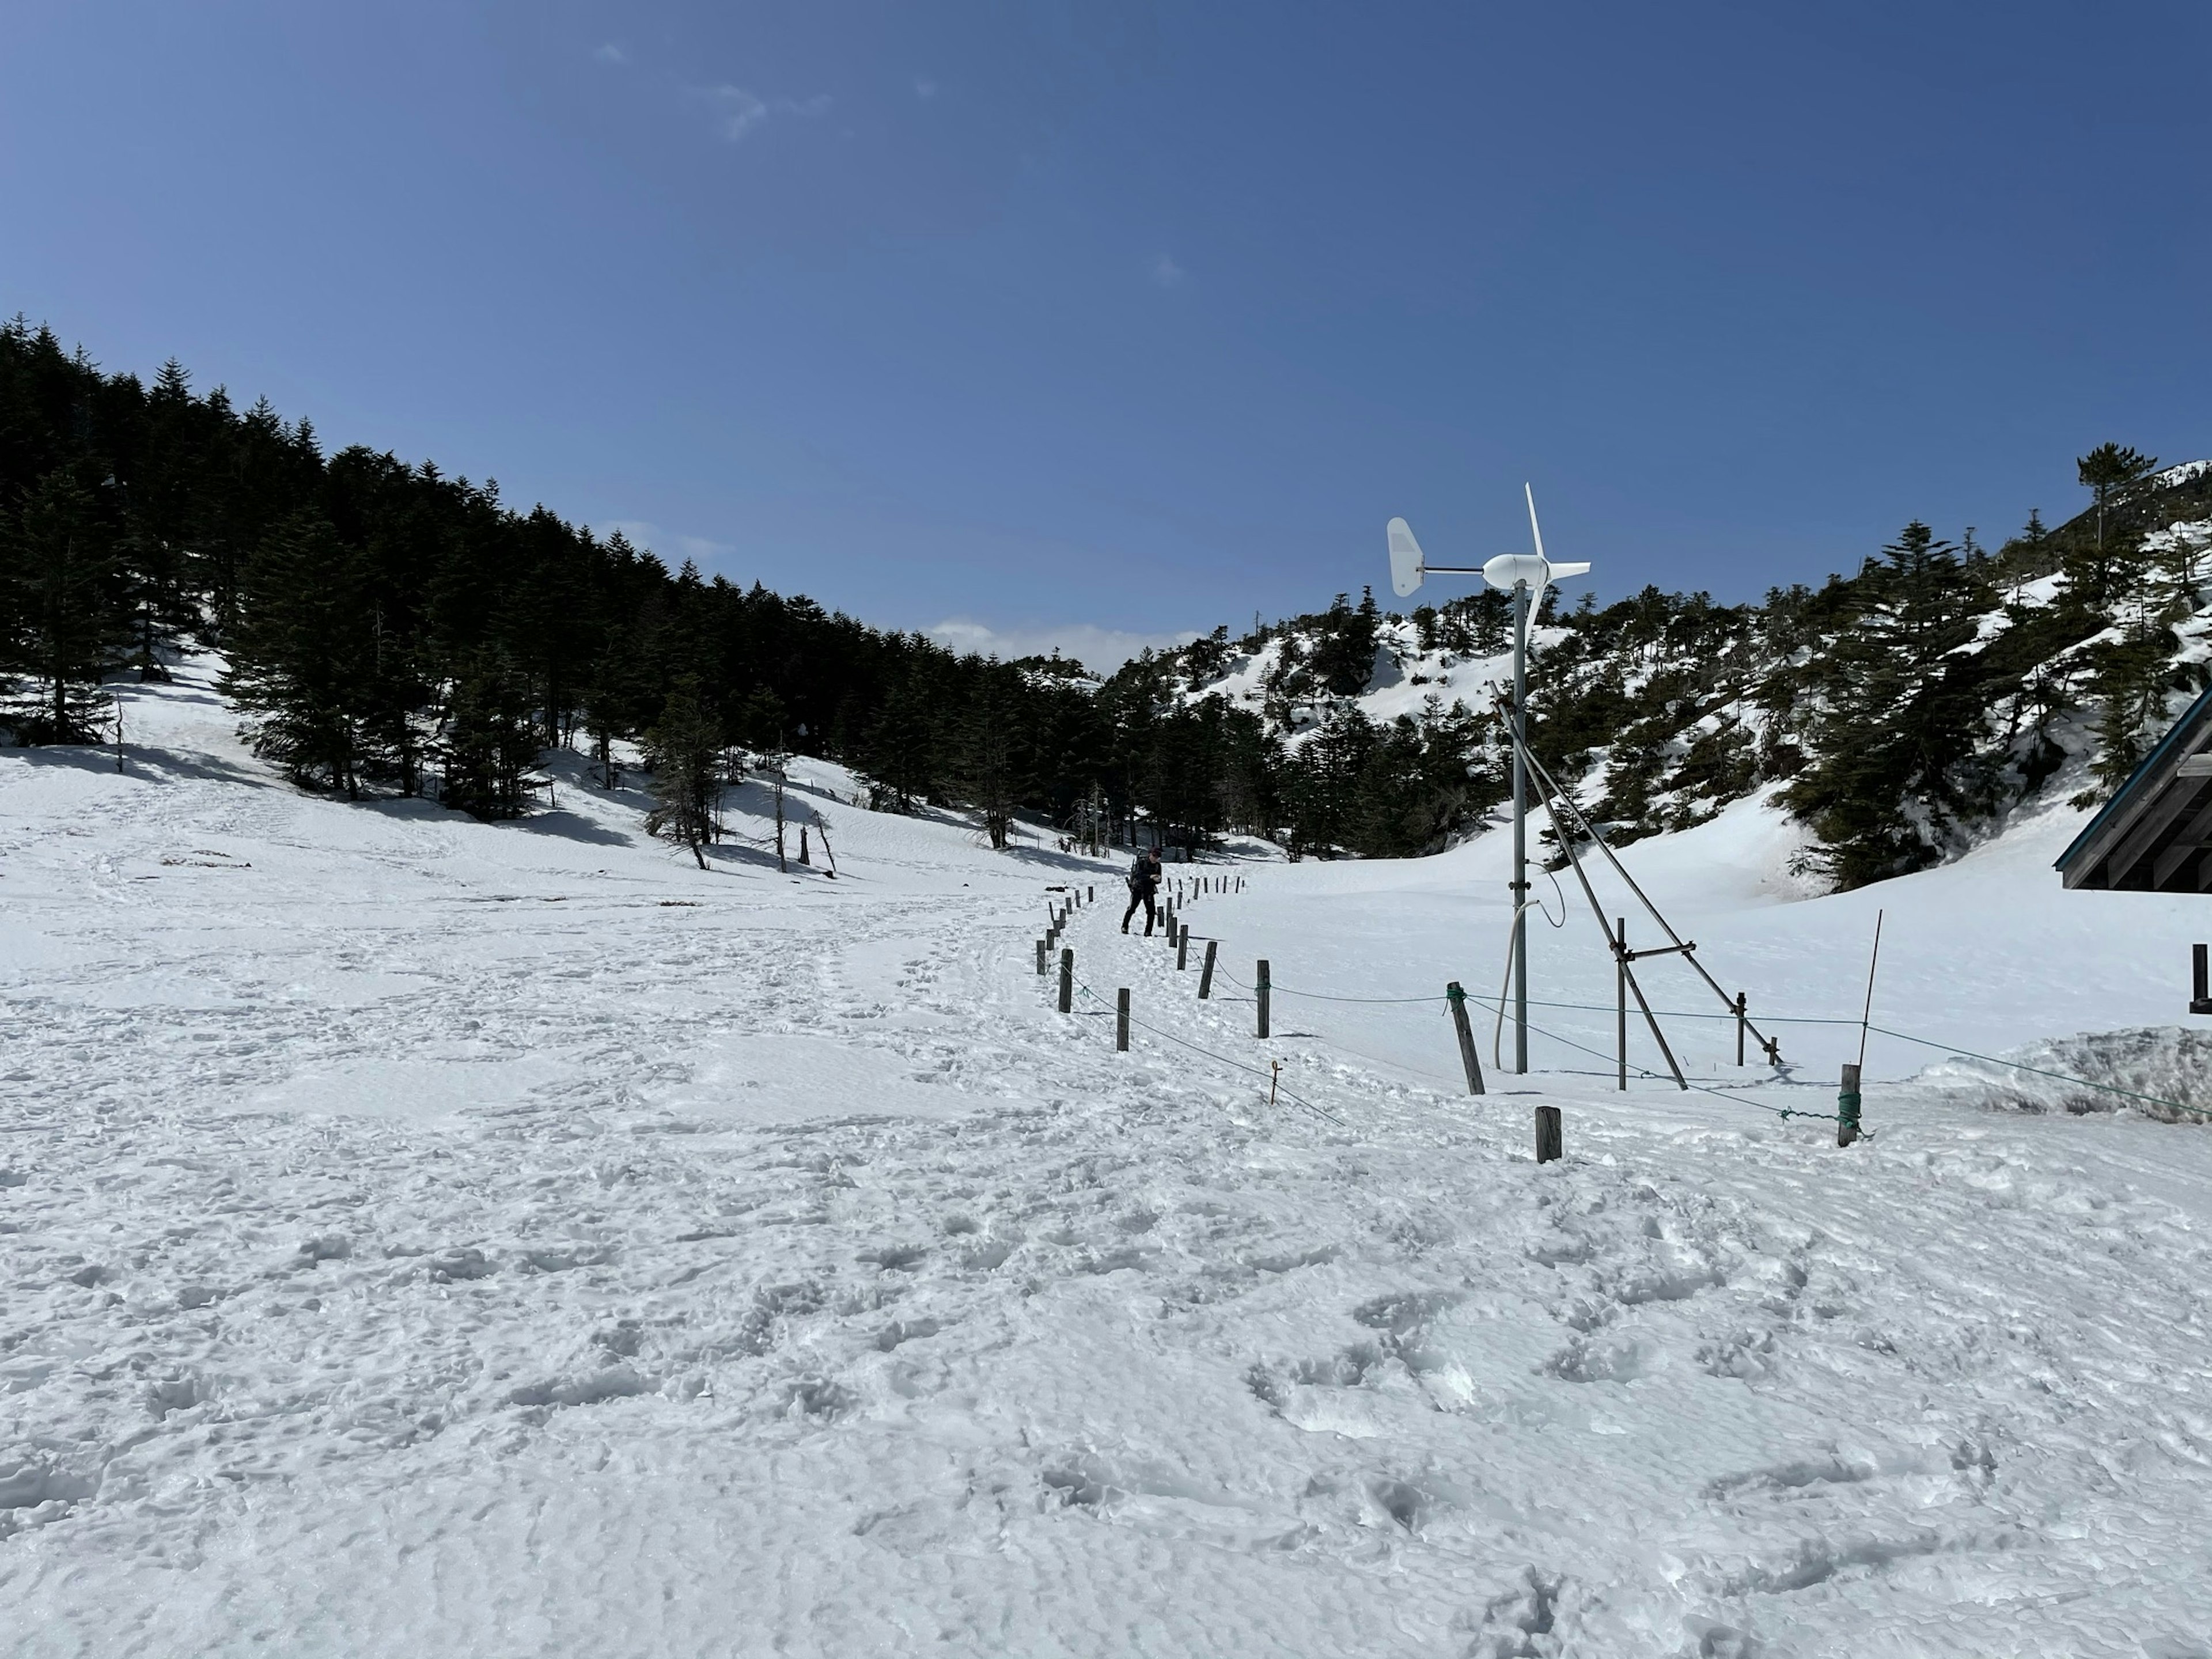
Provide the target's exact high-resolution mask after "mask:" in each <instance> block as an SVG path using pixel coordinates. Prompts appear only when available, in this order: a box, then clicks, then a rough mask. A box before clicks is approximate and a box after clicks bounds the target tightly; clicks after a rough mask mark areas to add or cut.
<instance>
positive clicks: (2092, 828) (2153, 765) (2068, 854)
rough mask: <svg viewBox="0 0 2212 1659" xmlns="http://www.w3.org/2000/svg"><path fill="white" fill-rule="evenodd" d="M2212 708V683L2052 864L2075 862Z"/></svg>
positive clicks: (2061, 866)
mask: <svg viewBox="0 0 2212 1659" xmlns="http://www.w3.org/2000/svg"><path fill="white" fill-rule="evenodd" d="M2208 708H2212V686H2208V687H2207V688H2206V689H2205V690H2203V692H2202V693H2201V694H2199V696H2197V701H2196V702H2192V703H2191V704H2190V705H2189V707H2188V708H2185V709H2183V710H2182V711H2181V717H2180V718H2179V720H2175V721H2174V723H2173V726H2172V729H2171V730H2170V731H2168V732H2166V735H2165V736H2164V737H2162V738H2160V739H2159V740H2158V742H2157V744H2155V745H2154V747H2153V748H2152V750H2151V751H2150V753H2148V755H2145V756H2144V757H2142V764H2141V765H2139V766H2137V767H2136V769H2135V770H2134V771H2132V772H2130V773H2129V774H2128V781H2126V782H2125V783H2124V784H2122V785H2121V786H2120V787H2119V790H2118V793H2115V794H2114V795H2113V797H2112V799H2110V800H2108V801H2106V803H2105V804H2104V805H2103V806H2102V807H2101V808H2100V809H2099V811H2098V813H2097V816H2096V817H2093V818H2091V819H2090V820H2089V822H2088V823H2086V824H2084V825H2082V826H2081V834H2080V835H2078V836H2075V837H2074V839H2073V840H2072V841H2070V842H2067V843H2066V850H2065V851H2064V852H2063V853H2061V854H2059V855H2058V856H2057V859H2055V860H2052V862H2051V868H2052V869H2054V870H2063V869H2064V868H2065V867H2066V866H2068V865H2069V864H2071V863H2073V861H2074V860H2075V855H2076V854H2080V853H2081V852H2082V851H2083V850H2084V849H2085V848H2087V845H2088V844H2089V842H2092V841H2094V840H2095V839H2096V838H2097V836H2098V835H2099V834H2100V832H2101V831H2102V830H2103V829H2104V827H2105V821H2106V819H2108V818H2110V817H2112V815H2113V814H2115V813H2116V812H2118V811H2119V810H2120V808H2121V807H2123V806H2124V805H2126V804H2127V803H2128V801H2129V799H2130V798H2131V797H2133V795H2134V794H2135V793H2136V790H2137V789H2138V788H2140V787H2142V785H2143V783H2144V781H2146V780H2147V779H2148V778H2149V776H2150V775H2151V774H2152V773H2153V772H2154V771H2155V770H2156V769H2158V766H2159V764H2160V762H2162V761H2163V760H2165V758H2166V755H2167V753H2168V751H2170V750H2172V749H2173V748H2174V747H2175V746H2176V745H2177V744H2179V742H2180V741H2181V738H2182V736H2183V734H2184V733H2185V732H2188V731H2189V730H2190V729H2191V727H2193V726H2195V725H2196V724H2197V720H2198V719H2199V718H2200V717H2201V716H2202V715H2203V714H2204V713H2205V712H2206V710H2207V709H2208Z"/></svg>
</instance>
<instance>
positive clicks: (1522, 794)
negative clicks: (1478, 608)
mask: <svg viewBox="0 0 2212 1659" xmlns="http://www.w3.org/2000/svg"><path fill="white" fill-rule="evenodd" d="M1528 598H1529V595H1528V583H1526V582H1521V583H1518V584H1516V586H1515V587H1514V589H1513V1069H1514V1070H1515V1071H1516V1072H1517V1073H1523V1074H1525V1073H1527V1072H1528V912H1527V910H1526V909H1525V908H1523V906H1524V904H1525V902H1526V901H1527V899H1528Z"/></svg>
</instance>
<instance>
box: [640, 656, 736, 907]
mask: <svg viewBox="0 0 2212 1659" xmlns="http://www.w3.org/2000/svg"><path fill="white" fill-rule="evenodd" d="M644 749H645V763H646V765H647V767H649V768H651V769H652V772H653V781H652V784H651V788H652V792H653V810H652V811H650V812H649V813H647V815H646V820H645V829H646V833H647V835H651V836H665V837H666V838H667V839H668V840H670V841H672V842H676V843H677V844H678V846H682V847H688V848H690V849H691V856H692V857H693V858H695V859H696V860H698V861H699V867H700V868H701V869H702V870H704V869H705V868H706V867H707V854H706V848H707V846H708V843H709V842H712V841H713V840H714V825H715V818H716V815H717V812H718V811H719V809H720V805H721V796H722V781H723V773H722V769H721V762H722V728H721V725H720V722H719V721H717V720H715V719H714V715H713V714H712V713H710V712H709V711H708V708H707V706H706V702H705V699H704V698H703V697H702V696H701V693H700V687H699V682H698V681H697V680H696V679H695V678H690V677H688V676H687V677H685V678H683V679H680V680H678V682H677V683H676V685H675V688H674V689H673V690H671V691H670V692H669V694H668V700H667V702H665V703H663V704H662V705H661V709H660V718H659V720H655V721H654V722H653V725H652V726H650V727H649V728H648V729H647V732H646V733H645V739H644Z"/></svg>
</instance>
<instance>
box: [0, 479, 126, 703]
mask: <svg viewBox="0 0 2212 1659" xmlns="http://www.w3.org/2000/svg"><path fill="white" fill-rule="evenodd" d="M0 607H4V611H5V614H6V617H7V619H8V628H9V633H10V634H11V635H12V655H13V657H14V659H15V665H16V666H17V668H18V669H19V671H20V672H21V674H22V675H23V676H24V677H25V678H27V679H28V680H29V681H30V682H31V687H30V689H29V690H28V691H27V694H26V695H25V696H23V698H22V699H21V701H19V702H17V703H16V704H15V706H14V708H13V709H12V710H11V713H10V718H11V720H12V722H13V724H14V726H15V734H16V738H17V740H18V741H19V742H23V743H63V744H72V743H96V742H98V741H100V737H101V732H100V726H101V724H102V721H103V719H104V714H105V710H106V698H105V697H104V696H102V695H101V693H100V681H101V679H102V678H103V677H104V676H105V675H106V672H107V671H108V670H109V669H110V668H112V667H114V666H116V665H118V661H119V659H120V656H121V653H122V651H123V649H124V648H125V637H126V636H125V611H124V605H123V587H122V572H121V567H120V564H119V562H118V560H117V558H116V556H115V551H114V543H113V535H112V528H111V526H110V525H109V523H108V521H107V519H106V515H105V514H104V513H102V511H101V510H100V501H98V499H97V498H96V497H95V496H94V493H93V491H92V490H91V489H88V488H87V487H86V486H85V484H84V483H82V481H81V479H80V477H79V476H78V473H77V471H76V469H74V468H70V467H57V468H55V469H54V470H53V471H50V472H48V473H46V475H45V476H44V477H40V478H39V479H38V480H37V481H36V482H35V483H33V484H32V486H31V488H30V489H29V490H28V491H27V493H26V495H25V496H24V498H23V501H22V504H21V507H19V508H17V509H16V510H15V512H13V513H7V514H5V515H4V516H0Z"/></svg>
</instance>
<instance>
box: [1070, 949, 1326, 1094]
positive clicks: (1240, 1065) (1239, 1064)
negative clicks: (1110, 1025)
mask: <svg viewBox="0 0 2212 1659" xmlns="http://www.w3.org/2000/svg"><path fill="white" fill-rule="evenodd" d="M1075 988H1076V989H1077V990H1079V991H1080V992H1082V993H1083V994H1084V995H1085V996H1087V997H1089V998H1090V999H1091V1000H1092V1001H1093V1002H1095V1003H1097V1005H1098V1006H1100V1007H1101V1008H1106V1007H1109V1006H1111V1005H1109V1003H1108V1002H1107V1000H1106V999H1105V998H1103V997H1102V996H1100V995H1099V994H1098V993H1097V992H1096V991H1094V990H1092V989H1091V987H1089V986H1088V985H1085V983H1083V981H1080V980H1078V981H1076V983H1075ZM1129 1024H1132V1025H1133V1026H1135V1027H1136V1028H1137V1029H1138V1030H1140V1031H1150V1032H1151V1033H1152V1035H1153V1036H1156V1037H1161V1038H1164V1040H1166V1041H1167V1042H1172V1043H1174V1044H1176V1047H1178V1048H1188V1049H1189V1050H1190V1051H1191V1053H1193V1054H1204V1055H1205V1056H1206V1058H1207V1059H1208V1060H1219V1061H1220V1062H1221V1063H1222V1064H1223V1065H1224V1066H1234V1067H1236V1068H1237V1070H1238V1071H1240V1072H1249V1073H1251V1074H1252V1075H1253V1076H1254V1077H1256V1078H1263V1079H1266V1080H1267V1083H1268V1085H1270V1086H1271V1087H1273V1089H1274V1090H1275V1091H1277V1092H1278V1093H1279V1094H1280V1095H1281V1096H1282V1097H1283V1098H1284V1099H1285V1100H1288V1101H1290V1102H1291V1103H1294V1104H1296V1105H1299V1106H1303V1107H1304V1108H1305V1109H1306V1110H1308V1111H1309V1112H1311V1113H1312V1114H1313V1115H1315V1116H1316V1117H1322V1118H1326V1119H1328V1121H1330V1122H1331V1123H1334V1124H1335V1125H1336V1127H1338V1128H1340V1129H1342V1128H1347V1127H1350V1126H1349V1125H1348V1124H1346V1122H1345V1121H1344V1120H1343V1119H1342V1118H1340V1117H1339V1116H1338V1115H1336V1114H1335V1113H1334V1112H1332V1111H1330V1110H1329V1109H1328V1108H1327V1107H1325V1106H1316V1105H1315V1104H1314V1103H1313V1102H1311V1101H1310V1100H1307V1099H1305V1098H1304V1097H1302V1096H1300V1095H1297V1094H1294V1093H1292V1092H1291V1091H1290V1090H1288V1089H1285V1088H1284V1087H1283V1086H1282V1080H1281V1079H1280V1078H1279V1077H1278V1076H1276V1075H1275V1074H1273V1073H1268V1072H1263V1071H1261V1069H1260V1068H1259V1067H1258V1066H1247V1065H1246V1064H1245V1063H1244V1062H1243V1060H1231V1059H1230V1057H1229V1056H1228V1055H1226V1054H1215V1053H1214V1052H1213V1050H1212V1049H1211V1048H1200V1047H1199V1045H1198V1044H1196V1043H1195V1042H1186V1041H1184V1039H1182V1037H1179V1036H1176V1034H1175V1033H1174V1032H1172V1031H1163V1030H1160V1028H1159V1027H1158V1026H1157V1025H1148V1024H1146V1023H1145V1022H1144V1021H1143V1020H1141V1019H1139V1018H1137V1017H1136V1016H1135V1015H1133V1014H1132V1015H1131V1016H1130V1017H1129Z"/></svg>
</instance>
